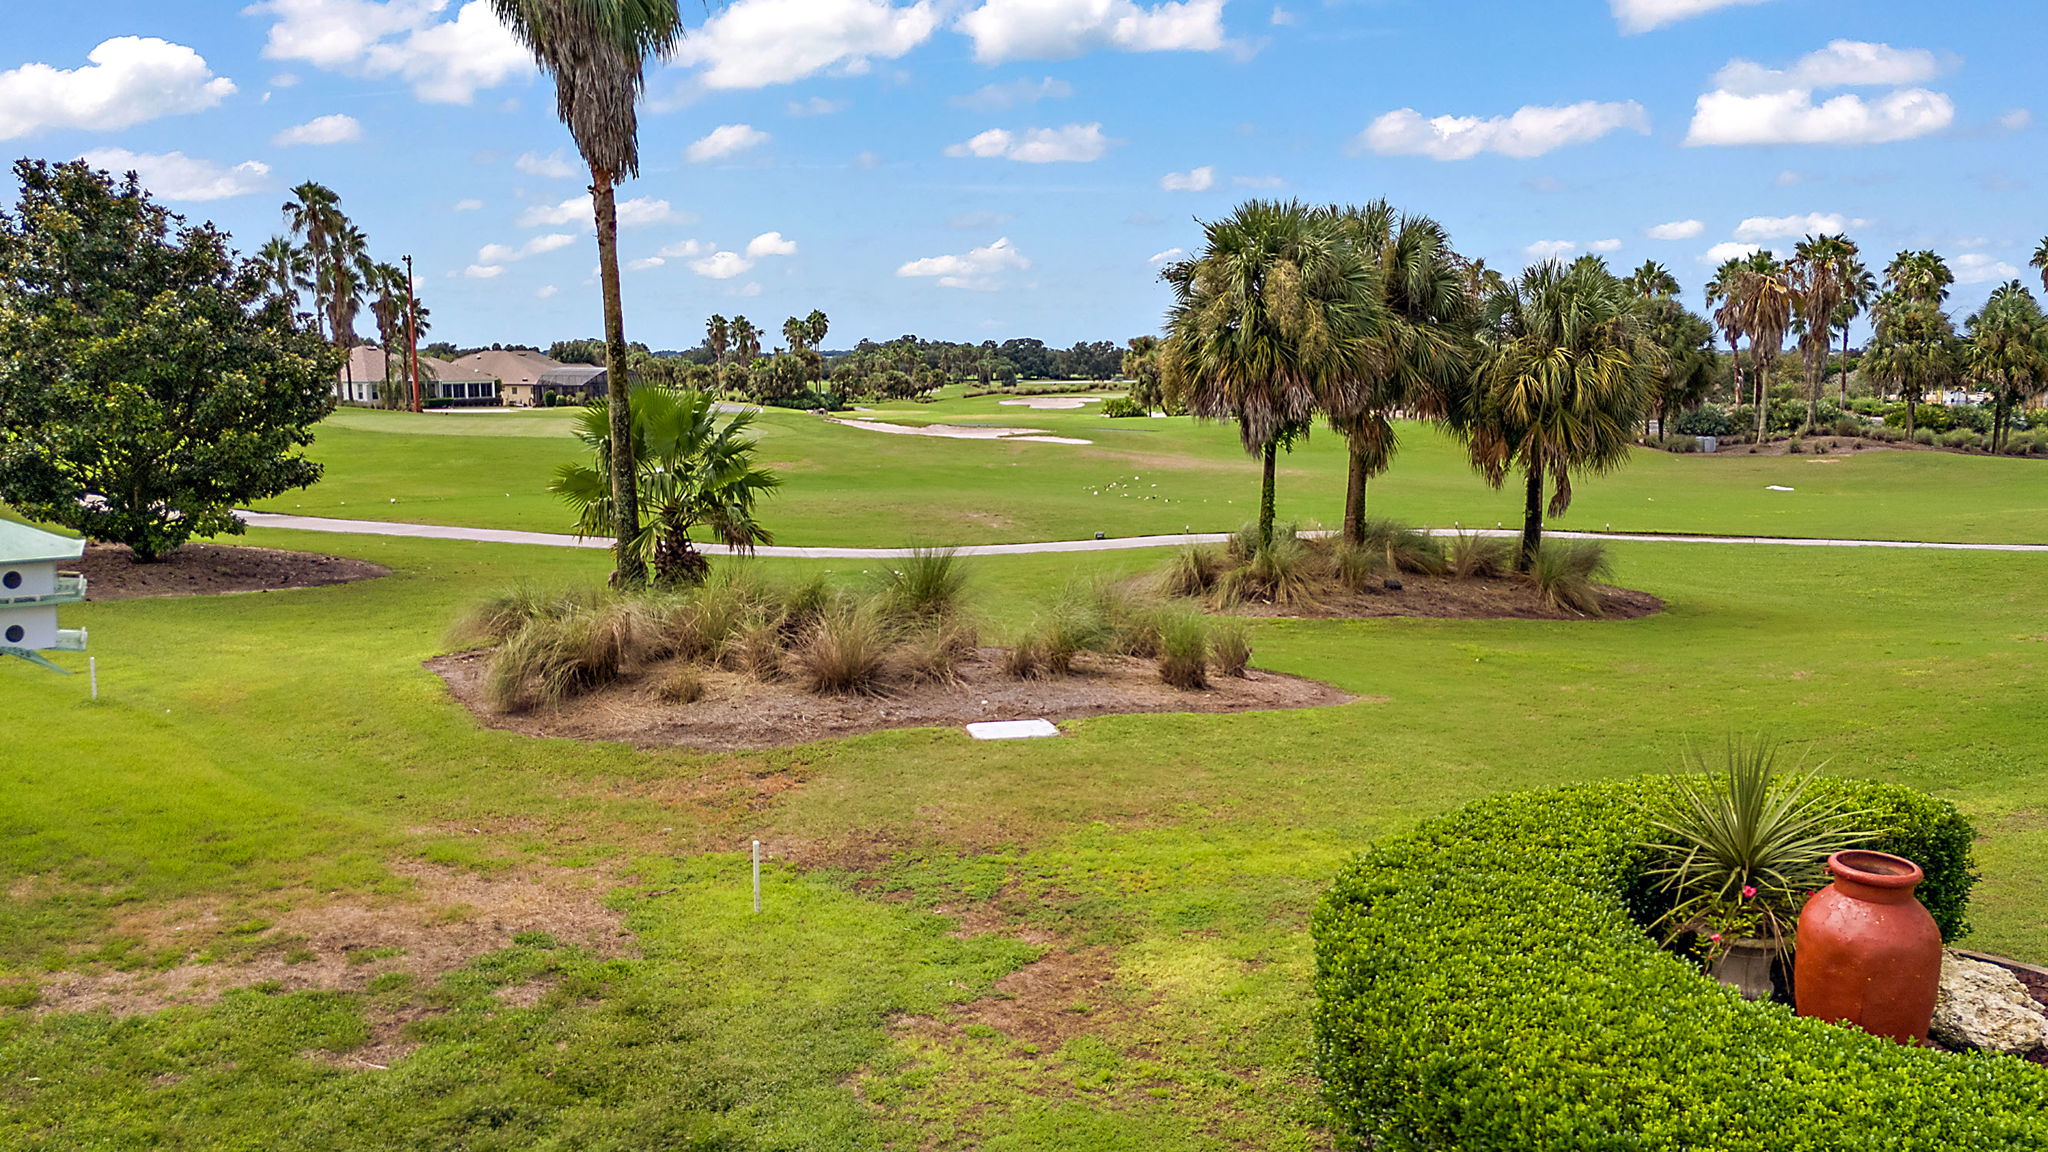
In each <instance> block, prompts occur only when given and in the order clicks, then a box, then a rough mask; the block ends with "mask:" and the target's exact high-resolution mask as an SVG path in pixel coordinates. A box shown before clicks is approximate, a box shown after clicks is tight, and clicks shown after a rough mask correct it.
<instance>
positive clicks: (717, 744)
mask: <svg viewBox="0 0 2048 1152" xmlns="http://www.w3.org/2000/svg"><path fill="white" fill-rule="evenodd" d="M1003 657H1004V652H1003V650H1002V649H999V648H977V649H975V650H974V651H973V652H972V654H970V655H967V656H965V657H964V658H963V659H962V660H961V661H960V663H959V664H958V665H957V667H956V668H955V677H956V678H955V679H953V680H950V681H947V682H944V683H924V684H906V685H902V686H899V687H896V688H892V689H891V690H890V691H889V692H887V693H886V694H883V695H874V696H860V695H853V696H819V695H817V694H815V693H811V692H807V691H805V690H804V689H803V688H801V687H799V686H798V685H796V684H794V683H790V682H787V681H782V682H774V681H771V682H763V681H761V680H759V679H757V678H755V677H753V676H749V675H746V674H744V673H740V672H731V671H724V670H719V669H712V670H708V671H705V672H703V673H702V674H701V675H702V679H703V691H704V696H703V698H702V699H700V700H697V701H695V702H692V703H688V704H677V703H668V702H664V701H663V700H662V699H661V696H660V691H659V687H658V685H659V683H660V681H661V679H662V672H661V671H660V670H650V671H649V672H648V673H647V674H645V675H643V676H640V677H637V678H636V679H634V680H632V681H627V682H623V683H620V684H618V685H614V686H612V687H609V688H606V689H603V690H600V691H597V692H592V693H589V694H586V695H581V696H574V697H571V698H569V699H567V700H564V701H562V702H561V703H558V704H555V705H552V706H548V707H544V708H539V709H535V710H533V711H527V712H498V711H494V710H492V709H491V708H490V707H489V705H488V704H486V703H485V701H484V699H483V683H482V682H483V679H484V676H485V674H486V670H487V666H488V661H489V657H488V654H486V653H479V652H470V653H461V654H458V655H453V656H442V657H439V658H436V659H434V660H431V661H428V663H427V667H428V668H429V669H431V670H432V671H434V672H435V673H436V674H438V675H439V676H440V677H441V678H442V679H444V680H446V681H447V682H448V688H449V691H450V692H452V693H454V695H455V698H456V699H457V700H460V701H462V703H463V704H465V705H466V706H468V707H469V709H470V710H471V711H473V712H475V713H476V714H477V716H478V717H479V718H480V719H481V720H482V721H483V722H484V723H486V724H488V725H490V726H491V727H493V728H503V729H506V730H507V731H512V732H521V733H525V734H526V735H529V736H569V737H576V738H579V739H586V740H624V741H628V742H630V743H634V744H648V745H658V744H674V745H680V746H682V747H685V748H699V749H704V750H707V751H721V752H727V751H740V750H747V749H757V748H781V747H787V746H790V745H794V744H804V743H808V742H810V741H812V740H822V739H827V738H830V737H835V736H853V735H857V734H859V733H862V732H877V731H881V730H884V729H889V728H923V727H930V726H934V725H938V726H958V725H963V724H971V723H975V722H977V721H983V720H1015V719H1020V718H1027V717H1029V718H1043V719H1047V720H1071V719H1076V718H1079V717H1083V716H1103V715H1113V714H1123V713H1137V712H1251V711H1258V710H1265V709H1275V708H1320V707H1327V706H1329V705H1333V704H1343V703H1346V702H1348V701H1350V700H1351V699H1352V697H1350V696H1348V695H1346V694H1345V693H1343V692H1341V691H1339V690H1338V689H1336V688H1332V687H1331V686H1329V685H1327V684H1321V683H1317V682H1316V681H1314V680H1306V679H1303V678H1301V677H1299V676H1286V675H1282V674H1279V673H1274V672H1261V671H1258V670H1256V669H1252V670H1248V671H1247V672H1246V673H1245V675H1244V676H1243V677H1234V676H1218V677H1213V678H1212V679H1211V680H1210V681H1209V687H1208V688H1206V689H1202V690H1198V691H1183V690H1181V689H1178V688H1173V687H1169V686H1168V685H1166V684H1163V683H1161V682H1160V680H1159V673H1158V671H1157V669H1156V668H1155V667H1154V666H1153V664H1152V662H1151V661H1149V660H1139V659H1135V658H1132V657H1129V656H1115V655H1095V654H1090V655H1087V656H1083V657H1079V658H1078V659H1077V662H1076V666H1075V670H1074V672H1073V674H1072V675H1068V676H1062V677H1058V678H1056V679H1028V680H1027V679H1018V678H1016V677H1014V676H1010V675H1008V674H1006V673H1005V672H1004V671H1003ZM962 739H965V737H964V736H963V737H962Z"/></svg>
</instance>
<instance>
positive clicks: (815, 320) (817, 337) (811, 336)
mask: <svg viewBox="0 0 2048 1152" xmlns="http://www.w3.org/2000/svg"><path fill="white" fill-rule="evenodd" d="M831 330H832V322H831V321H830V320H828V319H826V318H825V314H824V313H823V312H820V311H818V310H817V309H816V308H813V309H811V314H810V315H808V316H806V317H804V344H805V346H806V347H810V348H823V347H824V346H825V334H826V333H827V332H830V331H831Z"/></svg>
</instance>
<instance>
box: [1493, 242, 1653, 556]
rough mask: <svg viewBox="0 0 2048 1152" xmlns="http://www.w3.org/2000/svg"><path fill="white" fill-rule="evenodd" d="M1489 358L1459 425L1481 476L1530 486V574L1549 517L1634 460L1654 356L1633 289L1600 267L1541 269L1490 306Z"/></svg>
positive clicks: (1526, 510) (1526, 536)
mask: <svg viewBox="0 0 2048 1152" xmlns="http://www.w3.org/2000/svg"><path fill="white" fill-rule="evenodd" d="M1479 339H1480V346H1481V350H1482V351H1481V356H1482V359H1481V361H1480V364H1479V368H1478V371H1477V372H1475V373H1474V375H1473V388H1472V391H1471V393H1470V394H1469V397H1468V398H1467V399H1466V401H1465V403H1464V405H1463V407H1462V411H1461V412H1460V414H1459V416H1458V417H1457V418H1455V419H1454V421H1453V423H1452V427H1453V429H1454V430H1455V431H1456V432H1458V433H1459V434H1460V435H1461V436H1462V437H1463V439H1464V440H1465V442H1466V444H1467V446H1468V448H1469V449H1470V451H1471V455H1472V463H1473V465H1474V467H1476V468H1478V469H1479V472H1480V474H1481V475H1482V476H1484V477H1485V478H1486V480H1487V482H1488V483H1489V484H1492V485H1493V486H1494V487H1496V488H1498V487H1500V486H1501V484H1502V483H1503V482H1504V481H1505V479H1506V478H1507V475H1508V473H1509V472H1510V471H1512V470H1513V469H1515V468H1520V469H1521V471H1522V474H1523V478H1524V480H1525V481H1526V489H1525V492H1526V498H1525V500H1524V503H1523V521H1522V540H1521V545H1520V547H1519V548H1518V549H1517V550H1516V553H1515V567H1516V568H1517V569H1518V570H1520V571H1525V572H1526V571H1528V569H1529V567H1530V565H1531V563H1533V562H1534V560H1535V556H1536V551H1537V549H1538V548H1540V547H1542V543H1543V517H1544V512H1545V502H1544V499H1543V496H1544V491H1545V488H1546V486H1547V487H1548V488H1549V491H1550V499H1549V502H1548V509H1549V514H1550V515H1552V516H1560V515H1563V514H1564V512H1565V510H1566V509H1567V508H1569V507H1570V506H1571V500H1572V476H1573V474H1574V473H1580V474H1583V473H1587V472H1592V473H1600V472H1606V471H1609V470H1612V469H1614V468H1616V467H1619V466H1620V465H1621V464H1622V463H1623V462H1624V461H1626V460H1627V459H1628V451H1629V444H1630V442H1631V441H1632V440H1633V439H1634V438H1635V431H1636V427H1637V426H1638V425H1639V424H1641V423H1642V420H1643V417H1644V415H1645V414H1646V413H1647V412H1648V411H1649V407H1650V402H1651V369H1652V367H1653V366H1654V364H1655V362H1656V359H1657V357H1658V355H1659V351H1658V349H1657V348H1656V347H1655V346H1654V345H1652V344H1651V343H1650V342H1649V341H1647V340H1645V339H1644V338H1643V337H1642V336H1641V334H1640V333H1638V332H1637V330H1636V327H1635V323H1634V302H1633V300H1632V298H1631V296H1630V293H1629V290H1628V289H1627V288H1626V287H1624V286H1623V285H1622V283H1621V282H1620V281H1619V280H1616V279H1615V278H1614V277H1613V276H1612V275H1610V274H1608V272H1607V270H1606V268H1605V267H1604V266H1603V265H1602V264H1601V263H1600V261H1598V260H1597V259H1596V260H1591V261H1580V262H1579V263H1576V264H1574V265H1572V266H1571V267H1569V268H1566V267H1565V266H1563V265H1561V264H1559V263H1558V262H1556V261H1554V260H1553V261H1549V262H1546V263H1543V264H1539V265H1536V266H1535V267H1533V268H1530V269H1528V270H1527V271H1525V272H1523V273H1522V275H1521V277H1520V278H1519V279H1518V280H1516V281H1515V282H1514V283H1512V284H1510V285H1509V286H1507V287H1506V288H1503V289H1502V290H1500V291H1498V292H1495V293H1494V294H1493V295H1492V296H1491V297H1489V298H1488V299H1487V301H1486V303H1485V305H1484V310H1483V313H1482V316H1481V322H1480V326H1479Z"/></svg>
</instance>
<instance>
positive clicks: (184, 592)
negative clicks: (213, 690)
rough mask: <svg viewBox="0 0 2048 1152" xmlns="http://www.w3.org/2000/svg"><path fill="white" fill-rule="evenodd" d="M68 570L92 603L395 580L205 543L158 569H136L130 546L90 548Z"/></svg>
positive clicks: (316, 556)
mask: <svg viewBox="0 0 2048 1152" xmlns="http://www.w3.org/2000/svg"><path fill="white" fill-rule="evenodd" d="M64 567H65V568H66V570H67V571H71V570H75V571H78V572H82V573H84V574H85V580H86V587H85V598H86V599H87V600H132V599H139V598H143V597H152V596H214V595H219V594H220V593H223V592H275V591H280V590H282V589H286V588H317V587H320V586H322V585H326V584H347V583H349V582H350V581H353V580H369V579H372V578H375V577H378V576H389V575H391V569H389V568H386V567H384V566H383V565H381V564H372V563H370V562H369V561H367V560H351V559H349V558H348V557H346V556H326V555H322V554H320V553H318V552H287V551H285V550H284V549H282V548H252V547H244V546H240V545H234V544H204V543H200V544H187V545H185V546H184V547H182V548H179V549H178V550H177V551H175V552H172V553H171V554H170V555H168V556H166V557H164V558H163V559H162V560H160V561H158V562H156V563H154V564H137V563H135V562H134V560H133V558H132V554H131V553H130V552H129V551H128V549H127V547H126V546H125V545H121V544H90V545H87V546H86V549H85V555H84V556H83V557H81V558H79V560H78V561H77V562H76V563H75V564H67V565H64Z"/></svg>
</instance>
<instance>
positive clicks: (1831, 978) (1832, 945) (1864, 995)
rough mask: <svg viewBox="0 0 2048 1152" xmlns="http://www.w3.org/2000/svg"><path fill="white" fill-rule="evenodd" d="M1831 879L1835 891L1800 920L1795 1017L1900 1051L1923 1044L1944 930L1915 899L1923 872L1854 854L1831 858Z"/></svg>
mask: <svg viewBox="0 0 2048 1152" xmlns="http://www.w3.org/2000/svg"><path fill="white" fill-rule="evenodd" d="M1828 871H1829V872H1830V873H1832V874H1833V875H1834V877H1835V881H1834V883H1832V884H1830V885H1828V886H1827V887H1826V888H1823V889H1821V890H1820V892H1818V893H1817V894H1815V896H1814V897H1813V899H1811V900H1808V901H1807V902H1806V908H1805V910H1804V911H1802V912H1801V913H1800V914H1799V937H1798V940H1799V949H1798V952H1797V953H1796V954H1795V955H1794V957H1793V961H1792V989H1793V1000H1794V1002H1795V1003H1796V1004H1797V1006H1798V1011H1799V1014H1800V1015H1801V1016H1815V1017H1818V1018H1820V1019H1822V1020H1835V1021H1841V1022H1845V1023H1849V1024H1854V1025H1855V1026H1857V1027H1858V1028H1861V1029H1863V1030H1864V1031H1865V1032H1869V1033H1871V1034H1873V1035H1877V1036H1889V1037H1891V1038H1892V1039H1894V1040H1897V1041H1899V1042H1900V1043H1902V1044H1912V1043H1917V1042H1919V1041H1922V1040H1925V1039H1926V1038H1927V1025H1928V1022H1929V1021H1930V1020H1931V1019H1933V1016H1934V993H1935V989H1936V987H1937V986H1938V985H1939V984H1940V982H1941V930H1940V929H1938V928H1936V927H1935V926H1934V917H1932V916H1929V915H1928V914H1927V909H1925V908H1923V907H1921V906H1920V901H1918V900H1915V899H1914V898H1913V888H1914V886H1915V885H1917V884H1919V883H1920V881H1921V879H1922V878H1923V874H1922V873H1921V871H1920V866H1919V865H1918V864H1915V863H1913V862H1912V861H1911V860H1908V859H1906V858H1905V857H1903V856H1890V855H1887V854H1885V853H1883V852H1865V851H1860V850H1857V851H1849V852H1837V853H1835V854H1834V855H1833V856H1830V857H1828Z"/></svg>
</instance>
